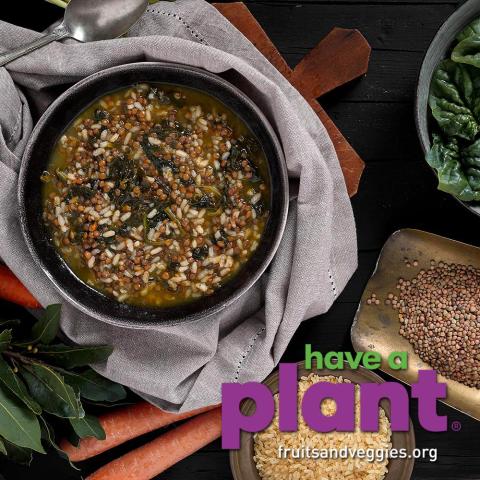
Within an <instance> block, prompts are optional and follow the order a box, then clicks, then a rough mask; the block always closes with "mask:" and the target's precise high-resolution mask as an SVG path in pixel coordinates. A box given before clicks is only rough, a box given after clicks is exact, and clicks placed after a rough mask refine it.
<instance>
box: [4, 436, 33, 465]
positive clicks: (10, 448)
mask: <svg viewBox="0 0 480 480" xmlns="http://www.w3.org/2000/svg"><path fill="white" fill-rule="evenodd" d="M2 440H3V444H4V446H5V450H6V451H7V457H8V459H9V460H11V461H12V462H15V463H18V464H19V465H24V466H26V467H29V466H30V464H31V463H32V459H33V452H32V450H30V449H29V448H25V447H19V446H18V445H15V444H14V443H11V442H8V441H7V440H5V439H2Z"/></svg>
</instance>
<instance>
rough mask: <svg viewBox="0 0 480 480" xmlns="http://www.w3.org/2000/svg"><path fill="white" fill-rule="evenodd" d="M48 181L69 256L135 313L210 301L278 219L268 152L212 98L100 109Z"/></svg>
mask: <svg viewBox="0 0 480 480" xmlns="http://www.w3.org/2000/svg"><path fill="white" fill-rule="evenodd" d="M41 180H42V181H43V182H44V184H43V187H42V188H43V205H44V210H43V218H44V221H45V222H46V224H47V226H48V227H49V230H50V231H51V240H52V242H53V243H54V245H55V247H56V248H57V250H58V251H59V253H60V255H61V256H62V258H63V259H64V260H65V262H66V263H67V264H68V266H69V267H70V268H71V269H72V271H73V272H74V273H75V274H76V275H77V276H78V277H79V278H80V279H81V280H83V281H84V282H86V283H87V284H89V285H90V286H91V287H93V288H95V289H97V290H98V291H100V292H102V293H103V294H105V295H107V296H110V297H114V298H116V299H117V300H118V301H119V302H125V303H128V304H132V305H139V306H148V307H152V306H153V307H155V306H156V307H166V306H173V305H177V304H181V303H185V302H188V301H191V300H193V299H196V298H200V297H202V296H204V295H211V294H212V293H213V292H215V291H216V290H217V289H218V288H220V287H221V286H222V285H224V284H225V283H226V282H227V281H228V280H229V279H231V278H232V277H233V276H234V275H235V274H236V273H237V272H238V271H239V270H240V269H241V267H242V266H243V265H244V264H245V263H246V262H247V261H248V259H249V258H250V257H251V255H252V253H253V252H254V251H255V250H256V248H257V247H258V244H259V242H260V239H261V236H262V234H263V231H264V228H265V224H266V221H267V219H268V215H269V202H270V185H269V175H268V167H267V162H266V158H265V154H264V152H263V150H262V148H261V147H260V145H258V143H257V141H256V139H255V138H254V136H253V135H252V133H251V131H250V130H249V129H248V127H247V126H246V125H245V123H244V122H243V121H242V120H241V119H240V118H239V117H238V116H236V115H235V114H234V113H233V112H232V111H230V110H229V109H228V108H227V107H226V106H225V105H223V104H222V103H221V102H219V101H218V100H217V99H215V98H213V97H211V96H210V95H207V94H205V93H202V92H199V91H197V90H194V89H189V88H185V87H180V86H176V85H170V84H152V85H147V84H140V85H135V86H132V87H129V88H127V89H122V90H119V91H116V92H113V93H110V94H108V95H106V96H104V97H102V98H101V99H99V100H98V101H96V102H95V103H94V104H93V105H91V106H90V107H89V108H87V109H86V110H85V111H84V112H83V113H82V114H81V115H80V116H79V117H78V118H77V119H75V120H74V121H73V122H72V124H71V125H70V126H69V127H68V128H67V130H66V131H65V133H64V134H63V136H62V137H61V138H60V140H59V141H58V142H57V144H56V146H55V148H54V151H53V152H52V157H51V159H50V163H49V168H48V171H46V172H44V174H43V175H42V178H41Z"/></svg>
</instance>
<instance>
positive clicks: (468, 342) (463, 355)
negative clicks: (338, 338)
mask: <svg viewBox="0 0 480 480" xmlns="http://www.w3.org/2000/svg"><path fill="white" fill-rule="evenodd" d="M397 289H398V290H399V292H400V293H399V295H398V296H397V295H393V294H389V295H388V299H387V300H389V302H390V303H391V305H392V307H393V308H395V309H396V310H397V311H398V315H399V320H400V323H401V327H400V334H401V335H402V336H403V337H405V338H406V339H407V340H408V341H409V342H410V343H411V344H412V345H413V348H414V350H415V353H417V354H418V355H419V356H420V358H421V359H422V360H423V361H424V362H426V363H428V364H429V365H431V366H432V368H434V369H436V370H438V371H439V372H440V373H441V374H442V375H444V376H445V377H447V378H450V379H452V380H456V381H458V382H461V383H463V384H465V385H467V386H469V387H475V388H480V270H479V269H476V268H474V267H472V266H465V265H459V264H448V263H445V262H438V263H437V262H435V261H432V262H431V266H430V268H429V269H428V270H420V272H419V273H418V275H417V276H416V277H415V278H413V279H411V280H404V279H400V280H399V282H398V285H397Z"/></svg>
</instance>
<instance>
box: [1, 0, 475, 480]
mask: <svg viewBox="0 0 480 480" xmlns="http://www.w3.org/2000/svg"><path fill="white" fill-rule="evenodd" d="M99 1H100V0H99ZM28 3H29V8H30V11H29V14H28V16H26V15H25V7H24V5H23V2H15V4H12V6H14V8H13V9H12V10H13V11H11V12H10V13H8V15H6V13H5V12H2V15H1V16H2V19H4V20H7V21H9V22H12V23H16V24H19V25H22V26H24V27H29V28H33V29H37V30H41V29H43V28H45V27H46V26H47V25H49V24H50V23H51V22H53V21H54V20H55V19H56V18H57V16H58V13H59V12H58V10H57V9H56V8H55V7H52V6H50V5H48V4H45V3H44V2H43V1H42V0H30V1H29V2H28ZM245 3H247V5H248V7H249V8H250V9H251V11H252V13H253V14H254V15H255V17H256V18H257V19H258V21H259V22H260V23H261V25H262V26H263V27H264V28H265V30H266V31H267V33H268V34H269V35H270V36H271V38H272V40H273V41H274V43H275V44H276V45H277V47H278V48H279V50H280V52H281V53H282V54H283V55H284V56H285V58H286V59H287V61H288V63H289V64H290V65H291V66H292V67H293V66H294V65H295V64H296V63H297V62H298V61H299V60H300V59H301V58H302V57H303V56H304V55H305V54H306V53H307V52H308V51H309V50H310V49H311V48H313V47H314V46H315V45H316V44H317V42H318V41H319V39H320V38H322V37H323V36H324V35H325V34H326V33H328V32H329V31H330V29H331V28H332V27H334V26H340V27H346V28H358V29H359V30H360V31H361V32H362V33H363V34H364V35H365V37H366V38H367V39H368V41H369V42H370V44H371V46H372V48H373V52H372V58H371V63H370V70H369V73H368V75H367V76H366V78H363V79H361V80H359V81H356V82H354V83H353V84H350V85H348V86H346V87H344V88H342V89H341V90H339V91H335V92H333V93H332V94H330V95H329V96H328V97H326V98H324V99H323V100H322V104H323V106H324V107H325V108H326V110H327V111H328V113H329V114H330V115H331V116H332V118H333V120H334V121H335V122H336V124H337V125H338V126H339V127H340V129H341V131H342V132H343V133H344V134H345V135H346V137H347V138H348V139H349V141H350V142H351V144H352V145H353V146H354V147H355V148H356V149H357V151H358V152H359V153H360V155H361V156H362V157H363V159H364V160H365V162H366V165H367V166H366V170H365V174H364V177H363V180H362V182H361V185H360V191H359V193H358V195H357V196H356V197H355V198H354V199H353V207H354V210H355V217H356V221H357V229H358V246H359V268H358V271H357V272H356V273H355V275H354V276H353V278H352V280H351V281H350V283H349V285H348V287H347V288H346V290H345V291H344V292H343V294H342V295H341V296H340V298H339V299H338V301H337V303H336V304H335V305H334V306H333V308H332V309H331V310H330V312H328V313H327V314H326V315H322V316H321V317H317V318H313V319H311V320H308V321H306V322H305V323H304V324H303V325H302V326H301V328H300V329H299V330H298V332H297V333H296V335H295V337H294V338H293V340H292V342H291V344H290V346H289V348H288V350H287V352H286V354H285V357H284V360H285V361H295V360H301V359H302V357H303V349H304V344H305V343H312V344H313V346H314V347H315V348H316V349H318V350H321V351H323V352H326V351H329V350H334V351H341V350H350V349H351V348H352V346H351V342H350V335H349V331H350V325H351V323H352V319H353V317H354V314H355V310H356V308H357V305H358V302H359V299H360V296H361V293H362V290H363V288H364V286H365V284H366V282H367V280H368V278H369V276H370V274H371V273H372V271H373V268H374V265H375V262H376V259H377V257H378V254H379V250H380V248H381V247H382V245H383V243H384V242H385V240H386V239H387V238H388V236H389V235H390V234H391V233H392V232H394V231H395V230H397V229H399V228H403V227H414V228H420V229H423V230H427V231H430V232H433V233H437V234H441V235H445V236H447V237H450V238H454V239H457V240H461V241H465V242H468V243H471V244H474V245H479V244H480V239H479V235H478V232H479V226H480V220H479V219H477V218H475V217H474V216H473V215H472V214H470V213H469V212H467V211H466V210H465V209H464V208H463V207H461V206H460V205H459V204H458V203H457V202H456V201H454V200H453V199H452V198H449V197H448V196H447V195H444V194H442V193H439V192H437V190H436V185H435V179H434V177H433V175H432V173H431V172H430V171H429V169H428V168H427V166H426V165H425V162H424V160H423V156H422V153H421V151H420V147H419V144H418V141H417V137H416V132H415V126H414V121H413V98H414V91H415V85H416V78H417V74H418V70H419V68H420V64H421V61H422V58H423V54H424V52H425V50H426V48H427V47H428V44H429V42H430V41H431V39H432V37H433V35H434V34H435V32H436V30H437V29H438V27H439V26H440V25H441V24H442V23H443V21H444V20H445V19H446V18H447V17H448V16H449V15H450V14H451V13H452V12H453V11H454V10H455V8H456V7H457V6H458V4H459V3H461V2H458V1H455V0H424V1H419V0H405V1H404V0H400V1H396V0H362V1H355V0H337V1H328V0H303V1H288V0H287V1H272V0H263V1H248V0H247V1H246V2H245ZM319 214H320V212H319ZM439 411H440V412H441V413H443V414H447V415H448V416H449V419H450V422H452V421H454V420H458V421H460V422H461V424H462V429H461V431H460V432H453V431H449V432H446V433H441V434H430V433H427V432H424V431H423V430H422V429H421V428H420V427H419V425H418V422H417V419H416V409H415V405H414V403H413V402H412V418H413V421H414V424H415V430H416V439H417V446H418V447H420V448H437V449H438V455H439V458H438V460H437V462H436V463H434V464H432V463H430V462H429V461H428V460H419V461H417V462H416V465H415V470H414V473H413V477H412V478H414V479H415V480H424V479H425V480H427V479H428V480H434V479H435V480H437V479H445V480H446V479H448V480H460V479H462V480H466V479H468V480H479V479H480V448H479V440H480V423H478V422H476V421H474V420H473V419H470V418H469V417H467V416H465V415H462V414H460V413H458V412H456V411H455V410H453V409H451V408H448V407H446V406H443V405H441V406H440V407H439ZM154 437H155V433H154V434H151V435H147V436H146V437H143V438H142V439H141V440H137V441H134V442H131V444H129V445H128V446H126V447H125V446H124V447H120V448H118V449H117V450H115V451H114V452H111V453H108V454H105V455H103V456H101V457H100V458H98V459H94V460H92V461H89V462H85V463H84V464H82V465H80V466H81V468H82V473H83V474H88V473H90V472H91V471H93V470H94V469H95V468H98V467H99V466H100V465H102V464H104V463H106V462H107V461H109V460H110V459H112V458H114V457H116V456H118V455H119V454H122V453H123V452H126V451H128V450H129V449H131V448H132V447H134V446H137V445H140V444H141V443H143V442H144V441H145V440H147V439H149V438H154ZM0 472H2V473H3V475H4V476H5V477H6V479H7V480H23V479H25V480H26V479H31V478H33V477H35V478H42V477H43V476H45V478H55V479H62V480H63V479H76V478H80V475H79V474H77V473H76V472H74V471H72V470H71V469H70V468H69V467H68V466H67V465H66V464H65V463H64V462H62V461H61V460H60V459H57V457H56V456H55V455H54V454H52V455H49V456H48V457H45V456H42V455H37V456H36V460H35V461H34V462H33V464H32V466H31V468H30V469H23V468H19V467H15V466H11V465H10V464H7V463H6V462H4V461H0ZM158 478H162V479H165V480H190V479H192V480H193V479H195V480H221V479H222V480H223V479H224V480H227V479H231V478H232V477H231V474H230V469H229V465H228V453H227V452H225V451H222V450H221V449H220V444H219V442H217V443H214V444H212V445H211V446H209V447H207V448H205V449H204V450H202V451H200V452H198V453H197V454H195V455H193V456H192V457H190V458H188V459H187V460H185V461H183V462H181V463H180V464H178V465H176V466H175V467H173V468H171V469H170V470H168V471H167V472H166V473H165V474H163V475H161V476H160V477H158Z"/></svg>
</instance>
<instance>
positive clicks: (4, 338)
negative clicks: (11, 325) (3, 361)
mask: <svg viewBox="0 0 480 480" xmlns="http://www.w3.org/2000/svg"><path fill="white" fill-rule="evenodd" d="M11 341H12V331H11V330H4V331H3V332H1V333H0V352H3V351H4V350H6V349H7V348H8V347H9V345H10V342H11Z"/></svg>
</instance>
